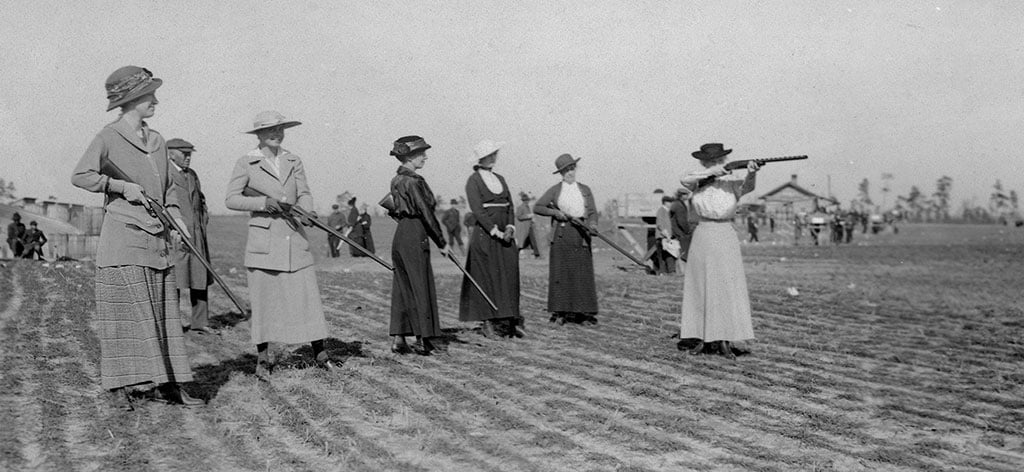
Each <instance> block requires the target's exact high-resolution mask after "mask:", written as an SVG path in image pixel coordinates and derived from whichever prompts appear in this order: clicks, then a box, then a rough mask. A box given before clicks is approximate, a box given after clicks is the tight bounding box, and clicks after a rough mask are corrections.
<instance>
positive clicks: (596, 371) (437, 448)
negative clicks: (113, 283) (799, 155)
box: [0, 218, 1024, 471]
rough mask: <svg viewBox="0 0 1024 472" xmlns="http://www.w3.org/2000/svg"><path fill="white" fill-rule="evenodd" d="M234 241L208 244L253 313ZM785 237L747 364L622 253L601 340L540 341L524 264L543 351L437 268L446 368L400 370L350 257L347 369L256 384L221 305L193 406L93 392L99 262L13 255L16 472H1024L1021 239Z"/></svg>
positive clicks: (378, 292)
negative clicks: (715, 342) (120, 406)
mask: <svg viewBox="0 0 1024 472" xmlns="http://www.w3.org/2000/svg"><path fill="white" fill-rule="evenodd" d="M391 228H393V226H389V225H387V224H386V223H385V222H382V223H380V224H379V225H378V226H377V227H375V235H376V236H377V237H378V242H377V243H378V244H377V245H378V254H381V255H382V256H383V257H384V258H385V259H389V258H390V257H389V254H390V251H389V249H388V248H389V240H390V234H389V233H390V231H392V229H391ZM244 229H245V227H244V220H242V219H238V218H219V219H215V220H214V223H213V226H212V228H211V232H212V233H213V237H212V239H211V245H212V247H213V250H214V253H215V254H214V256H215V257H214V263H215V264H216V265H217V267H218V270H219V271H220V272H221V273H222V274H223V275H224V277H225V278H226V280H227V281H228V283H229V284H230V285H231V286H232V287H233V288H234V289H236V290H237V293H238V294H239V295H241V296H242V298H243V299H244V298H246V296H247V293H246V287H245V277H244V269H243V268H242V267H241V261H242V255H241V250H242V247H243V246H244V244H243V241H244ZM772 236H773V235H766V236H764V237H763V238H764V239H768V240H771V239H773V238H772ZM316 237H317V240H318V241H319V240H322V239H324V238H323V237H322V235H321V234H317V236H316ZM775 239H776V242H777V243H778V244H772V243H771V242H770V241H769V242H767V243H761V244H760V245H744V260H745V261H746V264H747V271H748V272H747V276H748V280H749V284H750V288H751V301H752V305H753V308H754V328H755V332H756V333H757V336H758V339H757V340H756V341H755V342H752V343H749V344H748V345H747V346H746V347H748V348H749V349H750V351H751V354H749V355H745V356H741V357H739V358H738V359H736V360H735V361H729V360H726V359H724V358H722V357H719V356H690V355H688V354H686V353H685V352H680V351H678V350H677V349H676V348H675V342H676V339H673V337H672V335H673V333H674V332H675V331H676V329H677V327H678V316H679V315H678V312H679V307H680V296H681V295H680V293H681V284H682V278H681V277H678V276H676V277H653V276H646V275H643V274H642V273H640V272H637V271H633V270H620V268H618V266H620V265H621V266H625V262H624V261H625V259H624V258H622V257H620V256H617V255H615V254H613V253H612V252H611V251H610V250H608V249H607V248H601V249H600V250H599V251H598V252H597V256H596V258H597V267H598V272H599V273H598V281H597V282H598V290H599V294H600V304H601V310H602V311H601V313H600V315H599V319H600V323H599V324H598V325H597V326H593V327H588V326H578V325H565V326H557V325H555V324H552V323H548V322H547V314H546V313H545V312H544V306H545V305H544V303H545V298H546V290H547V273H546V267H547V265H546V261H545V260H544V259H540V260H534V259H532V258H529V259H527V258H524V259H522V266H523V278H522V286H523V292H522V306H523V311H524V313H525V315H526V317H527V326H526V329H527V331H528V336H527V337H526V338H524V339H518V340H511V341H499V340H490V339H487V338H484V337H482V336H481V335H480V333H479V331H478V330H476V329H475V328H476V327H475V326H473V325H469V324H464V323H460V322H458V321H457V316H456V313H457V310H458V288H459V283H460V278H459V276H458V274H457V273H456V272H455V270H454V268H452V267H451V266H450V264H448V263H446V262H445V261H443V260H441V259H439V258H436V259H435V261H434V265H435V270H436V272H437V286H438V292H439V298H440V299H439V305H440V308H441V312H442V315H443V318H442V326H443V327H444V328H445V332H446V337H447V340H448V343H449V353H448V354H442V355H437V356H431V357H419V356H395V355H393V354H391V352H390V351H389V349H388V348H389V344H388V339H387V322H388V307H389V300H390V299H389V291H390V286H391V280H390V275H389V274H388V273H387V272H386V271H384V270H383V269H380V268H377V267H375V266H373V265H372V263H371V262H369V261H366V260H364V259H358V260H357V259H353V258H351V257H348V256H347V255H343V256H342V257H341V258H339V259H332V260H326V261H320V264H319V269H320V273H319V275H320V283H321V290H322V294H323V298H324V303H325V306H326V309H327V316H328V322H329V328H330V330H331V334H332V338H331V339H329V340H328V343H327V347H328V351H329V353H330V355H331V357H332V358H333V359H334V360H335V363H336V364H338V366H339V367H338V368H337V369H336V370H334V371H330V372H325V371H322V370H319V369H316V368H312V367H310V366H308V365H307V361H308V360H309V355H310V352H309V348H308V346H274V349H275V350H276V351H277V352H278V354H279V355H278V357H279V360H280V367H279V368H278V370H276V371H275V373H274V375H273V377H272V380H271V382H269V383H266V382H260V381H258V380H257V379H256V377H255V376H254V375H253V373H254V367H255V349H254V347H253V346H251V345H250V344H249V331H248V322H247V320H245V319H243V318H242V317H241V316H239V315H238V314H237V313H233V312H232V310H233V308H232V306H231V304H230V302H229V301H228V300H227V298H226V297H224V296H223V293H222V292H221V291H220V289H219V288H217V287H212V288H211V313H212V314H214V315H215V316H214V318H213V324H214V326H215V327H218V328H220V329H222V330H223V334H222V336H208V335H207V336H201V335H196V334H194V333H189V334H187V335H186V336H187V342H188V347H189V350H190V354H191V360H192V366H193V369H194V371H195V372H196V374H197V375H196V376H197V381H196V382H194V383H192V384H188V385H186V388H187V389H188V390H189V391H190V392H192V393H193V394H194V396H198V397H202V398H204V399H207V400H208V401H209V404H208V405H207V406H205V407H197V408H191V409H183V408H180V407H175V406H167V405H161V404H157V403H150V404H145V405H144V406H142V407H141V408H139V409H137V410H135V411H132V412H125V411H120V410H117V409H114V408H112V407H111V405H110V403H109V400H108V399H107V397H106V396H105V395H104V394H103V392H102V391H101V389H100V387H99V379H98V377H99V372H98V366H99V364H98V362H99V343H98V340H97V338H96V336H95V334H94V333H93V331H92V330H91V328H90V320H91V316H92V313H93V309H94V305H95V304H94V300H93V268H92V266H91V265H90V264H87V263H78V262H63V263H54V262H51V263H49V264H47V265H43V264H41V263H33V262H29V261H3V262H4V267H2V268H0V336H2V339H0V364H2V368H0V375H2V378H0V470H11V471H20V470H60V471H65V470H82V471H95V470H100V471H122V470H123V471H139V470H142V471H145V470H160V471H163V470H167V471H171V470H174V471H222V470H228V471H231V470H239V471H249V470H285V471H292V470H294V471H306V470H318V471H319V470H388V471H391V470H397V471H433V470H437V471H561V470H607V471H615V470H622V471H648V470H650V471H656V470H664V471H678V470H745V469H751V470H778V471H786V470H1000V471H1019V470H1022V469H1024V442H1022V440H1024V301H1022V299H1021V295H1020V294H1021V289H1022V288H1024V269H1022V268H1021V263H1022V262H1024V231H1020V230H1016V231H1015V230H1013V229H1010V228H1004V227H957V226H947V227H935V226H908V227H905V228H902V231H901V232H900V233H899V234H898V235H895V236H894V235H889V234H886V235H878V236H874V237H872V238H871V239H867V237H866V236H864V235H862V234H860V233H858V234H857V238H855V241H854V244H853V245H843V246H839V247H833V246H828V247H825V246H823V247H808V246H796V247H794V246H792V245H790V244H786V243H785V241H784V239H783V238H782V237H781V236H779V237H777V238H775ZM318 246H322V242H320V243H318ZM317 250H318V251H319V254H323V253H324V251H325V250H324V249H323V247H318V248H317ZM790 288H795V289H797V292H798V294H797V295H795V296H793V295H790V294H789V293H787V289H790Z"/></svg>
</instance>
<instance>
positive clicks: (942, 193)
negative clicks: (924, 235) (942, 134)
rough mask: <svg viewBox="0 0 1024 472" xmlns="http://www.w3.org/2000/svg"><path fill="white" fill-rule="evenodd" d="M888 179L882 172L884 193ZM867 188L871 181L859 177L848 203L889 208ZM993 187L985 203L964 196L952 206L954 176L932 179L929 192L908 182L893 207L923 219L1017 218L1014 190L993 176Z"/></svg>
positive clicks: (1003, 220) (904, 214) (986, 220)
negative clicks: (878, 200) (855, 190)
mask: <svg viewBox="0 0 1024 472" xmlns="http://www.w3.org/2000/svg"><path fill="white" fill-rule="evenodd" d="M891 179H892V176H891V174H883V175H882V180H883V182H885V184H884V185H883V187H882V192H883V194H887V193H888V191H889V188H888V182H887V181H888V180H891ZM870 188H871V184H870V182H869V181H868V179H867V178H865V179H864V180H862V181H861V182H860V184H859V185H858V186H857V198H855V199H854V200H853V202H851V207H852V208H855V209H861V210H864V209H874V210H875V211H889V209H886V208H879V207H878V206H876V205H875V203H874V202H873V201H872V199H871V195H870ZM992 190H993V191H992V194H991V195H990V196H989V200H988V205H981V204H978V203H977V202H976V201H975V199H964V200H963V201H962V202H961V203H960V208H959V209H957V210H954V209H953V208H952V201H951V194H952V191H953V178H952V177H949V176H946V175H944V176H942V177H940V178H939V179H938V180H936V181H935V190H934V191H933V192H932V193H931V194H930V195H929V194H926V193H925V192H923V191H921V189H920V188H919V187H918V186H916V185H913V186H911V187H910V191H909V192H908V193H907V194H906V195H897V196H896V201H895V202H894V203H893V206H892V211H896V212H898V213H899V214H900V216H901V217H902V218H903V219H905V220H907V221H911V222H923V223H935V222H943V223H952V222H960V223H1002V224H1008V223H1010V222H1011V221H1014V222H1015V221H1017V220H1020V219H1021V215H1020V211H1019V207H1018V198H1017V191H1016V190H1009V191H1007V190H1006V189H1004V188H1003V184H1002V182H1001V181H999V180H996V182H995V184H994V185H993V186H992ZM883 206H884V204H883Z"/></svg>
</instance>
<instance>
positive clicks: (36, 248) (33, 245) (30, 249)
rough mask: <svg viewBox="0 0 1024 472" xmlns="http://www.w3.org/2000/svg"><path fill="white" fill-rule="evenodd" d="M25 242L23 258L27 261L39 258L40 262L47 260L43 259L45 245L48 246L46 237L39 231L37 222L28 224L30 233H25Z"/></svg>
mask: <svg viewBox="0 0 1024 472" xmlns="http://www.w3.org/2000/svg"><path fill="white" fill-rule="evenodd" d="M23 242H24V243H25V254H23V255H22V256H21V257H24V258H25V259H36V257H37V256H38V260H40V261H43V260H46V258H44V257H43V245H44V244H46V235H45V234H43V232H42V231H40V230H39V227H38V225H36V222H35V221H33V222H31V223H29V224H28V231H25V238H24V239H23Z"/></svg>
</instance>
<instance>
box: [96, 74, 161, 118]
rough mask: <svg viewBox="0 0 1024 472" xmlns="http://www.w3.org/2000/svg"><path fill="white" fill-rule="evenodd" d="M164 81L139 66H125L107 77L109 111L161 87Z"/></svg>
mask: <svg viewBox="0 0 1024 472" xmlns="http://www.w3.org/2000/svg"><path fill="white" fill-rule="evenodd" d="M163 84H164V81H162V80H160V79H156V78H154V77H153V73H152V72H150V71H148V70H146V69H144V68H142V67H138V66H124V67H122V68H120V69H118V70H115V71H114V73H113V74H110V77H107V83H106V88H107V100H110V103H108V104H107V111H110V110H113V109H114V108H117V107H119V106H121V105H124V104H125V103H128V102H131V101H132V100H135V99H136V98H139V97H141V96H143V95H146V94H150V93H153V92H155V91H156V89H158V88H160V86H161V85H163Z"/></svg>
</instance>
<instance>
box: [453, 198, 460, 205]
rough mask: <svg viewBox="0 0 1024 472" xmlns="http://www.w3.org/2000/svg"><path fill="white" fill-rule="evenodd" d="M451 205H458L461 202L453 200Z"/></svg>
mask: <svg viewBox="0 0 1024 472" xmlns="http://www.w3.org/2000/svg"><path fill="white" fill-rule="evenodd" d="M451 204H452V205H458V204H459V201H458V200H456V199H454V198H453V199H452V201H451Z"/></svg>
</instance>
